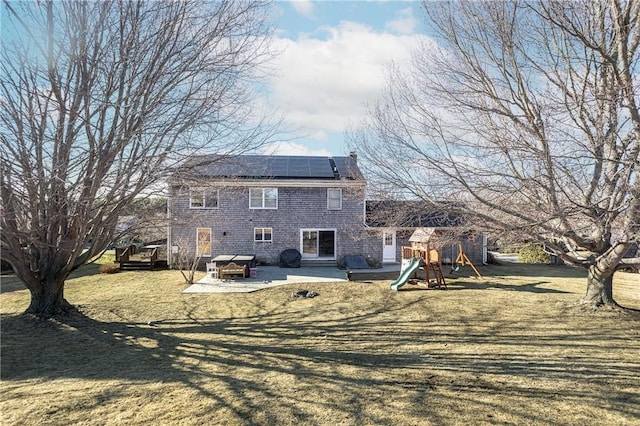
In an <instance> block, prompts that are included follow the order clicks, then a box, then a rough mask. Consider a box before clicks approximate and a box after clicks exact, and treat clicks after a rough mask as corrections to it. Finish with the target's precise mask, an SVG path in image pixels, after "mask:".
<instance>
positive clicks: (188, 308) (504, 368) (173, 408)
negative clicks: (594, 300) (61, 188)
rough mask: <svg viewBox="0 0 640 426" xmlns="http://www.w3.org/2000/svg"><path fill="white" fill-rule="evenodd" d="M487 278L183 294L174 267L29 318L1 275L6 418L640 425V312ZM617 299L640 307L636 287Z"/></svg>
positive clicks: (10, 281) (492, 270)
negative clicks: (67, 312)
mask: <svg viewBox="0 0 640 426" xmlns="http://www.w3.org/2000/svg"><path fill="white" fill-rule="evenodd" d="M467 272H469V273H471V272H470V271H467ZM481 272H482V273H483V275H484V277H485V279H484V280H478V279H475V278H470V277H465V278H461V277H459V278H449V279H448V284H449V289H448V290H417V287H416V286H413V287H411V286H406V287H405V288H407V287H409V288H408V289H407V291H405V290H404V289H403V290H402V291H399V292H392V291H390V290H389V288H388V284H389V281H372V282H367V283H353V282H350V283H335V284H324V283H319V284H308V285H300V284H297V285H288V286H282V287H275V288H271V289H267V290H263V291H259V292H255V293H249V294H188V295H187V294H182V293H181V290H183V289H184V288H185V286H184V283H183V282H182V281H181V277H180V275H179V273H178V272H175V271H159V272H121V273H118V274H114V275H101V274H98V273H97V266H96V265H92V266H88V267H86V268H85V269H83V270H82V271H81V273H80V274H78V275H77V276H76V277H75V278H73V279H70V280H69V281H68V283H67V287H66V292H65V295H66V298H67V300H69V301H70V302H71V303H73V304H75V305H77V306H80V308H81V310H82V312H83V313H84V314H86V317H81V316H78V317H73V318H71V319H69V320H65V321H64V322H55V321H46V322H45V321H35V320H30V319H28V318H24V317H22V316H20V315H19V313H20V312H22V311H23V310H24V309H25V308H26V306H27V304H28V293H27V291H26V290H23V289H21V287H20V285H19V284H18V283H17V282H16V280H15V278H11V277H3V278H2V294H1V295H0V313H1V332H2V334H1V339H2V341H1V343H2V347H1V348H2V354H1V362H2V364H1V378H2V383H1V386H2V388H1V389H2V392H1V393H0V413H1V416H2V417H1V419H0V423H2V424H3V425H62V424H81V425H92V426H93V425H120V424H127V425H137V424H157V425H171V424H179V425H213V424H216V425H300V424H309V425H429V424H433V425H449V424H460V425H482V424H487V425H489V424H490V425H493V424H511V425H513V424H515V425H525V424H526V425H532V424H538V425H545V424H549V425H558V424H560V425H589V424H593V425H595V424H597V425H631V424H640V316H639V314H638V311H635V312H627V313H623V312H617V311H609V310H604V311H598V312H592V311H589V310H586V309H584V308H583V307H582V306H581V305H579V304H578V303H577V301H578V300H579V299H580V297H582V295H583V294H584V292H585V274H584V273H583V272H582V271H581V270H576V269H572V268H569V267H559V266H555V267H553V266H529V265H509V266H491V267H484V268H481ZM298 289H307V290H314V291H317V292H318V293H320V295H319V296H318V297H316V298H313V299H293V298H291V297H290V295H291V293H292V292H293V291H295V290H298ZM412 290H413V291H412ZM614 295H615V297H616V299H617V300H618V302H619V303H621V304H622V305H624V306H627V307H631V308H635V309H636V310H640V275H637V274H636V275H632V274H624V273H619V274H616V278H615V284H614ZM149 321H154V322H155V324H153V323H152V324H151V325H150V324H149Z"/></svg>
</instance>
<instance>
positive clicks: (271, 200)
mask: <svg viewBox="0 0 640 426" xmlns="http://www.w3.org/2000/svg"><path fill="white" fill-rule="evenodd" d="M249 208H250V209H274V210H275V209H277V208H278V188H249Z"/></svg>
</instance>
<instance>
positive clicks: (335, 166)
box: [183, 155, 363, 180]
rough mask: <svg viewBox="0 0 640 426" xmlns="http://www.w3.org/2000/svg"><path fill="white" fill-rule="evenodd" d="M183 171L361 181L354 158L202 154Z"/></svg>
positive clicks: (207, 174)
mask: <svg viewBox="0 0 640 426" xmlns="http://www.w3.org/2000/svg"><path fill="white" fill-rule="evenodd" d="M183 171H188V174H190V175H192V176H198V177H210V178H247V179H314V180H315V179H322V180H344V179H346V180H363V176H362V173H361V172H360V169H359V168H358V164H357V161H356V159H355V157H354V156H348V157H312V156H290V155H238V156H231V157H225V156H219V155H205V156H198V157H194V158H192V159H191V160H190V161H189V162H188V163H187V164H186V165H185V166H184V167H183Z"/></svg>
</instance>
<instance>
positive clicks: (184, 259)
mask: <svg viewBox="0 0 640 426" xmlns="http://www.w3.org/2000/svg"><path fill="white" fill-rule="evenodd" d="M192 245H193V240H189V239H187V238H184V237H182V238H177V240H176V241H173V242H172V247H171V248H170V249H171V250H173V253H172V256H171V260H172V264H171V267H172V268H174V269H177V270H179V271H180V274H182V278H184V282H185V284H189V285H190V284H193V282H194V279H195V275H196V271H197V270H198V267H199V266H200V262H201V261H202V252H201V250H199V249H198V248H196V251H195V252H194V251H192V250H190V249H191V246H192Z"/></svg>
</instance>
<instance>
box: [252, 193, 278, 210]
mask: <svg viewBox="0 0 640 426" xmlns="http://www.w3.org/2000/svg"><path fill="white" fill-rule="evenodd" d="M252 190H253V191H258V190H260V191H262V203H261V205H260V206H258V207H255V206H252V205H251V191H252ZM268 190H274V191H276V205H275V207H266V205H265V200H266V199H265V193H266V191H268ZM278 198H279V197H278V188H249V209H251V210H278Z"/></svg>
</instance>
